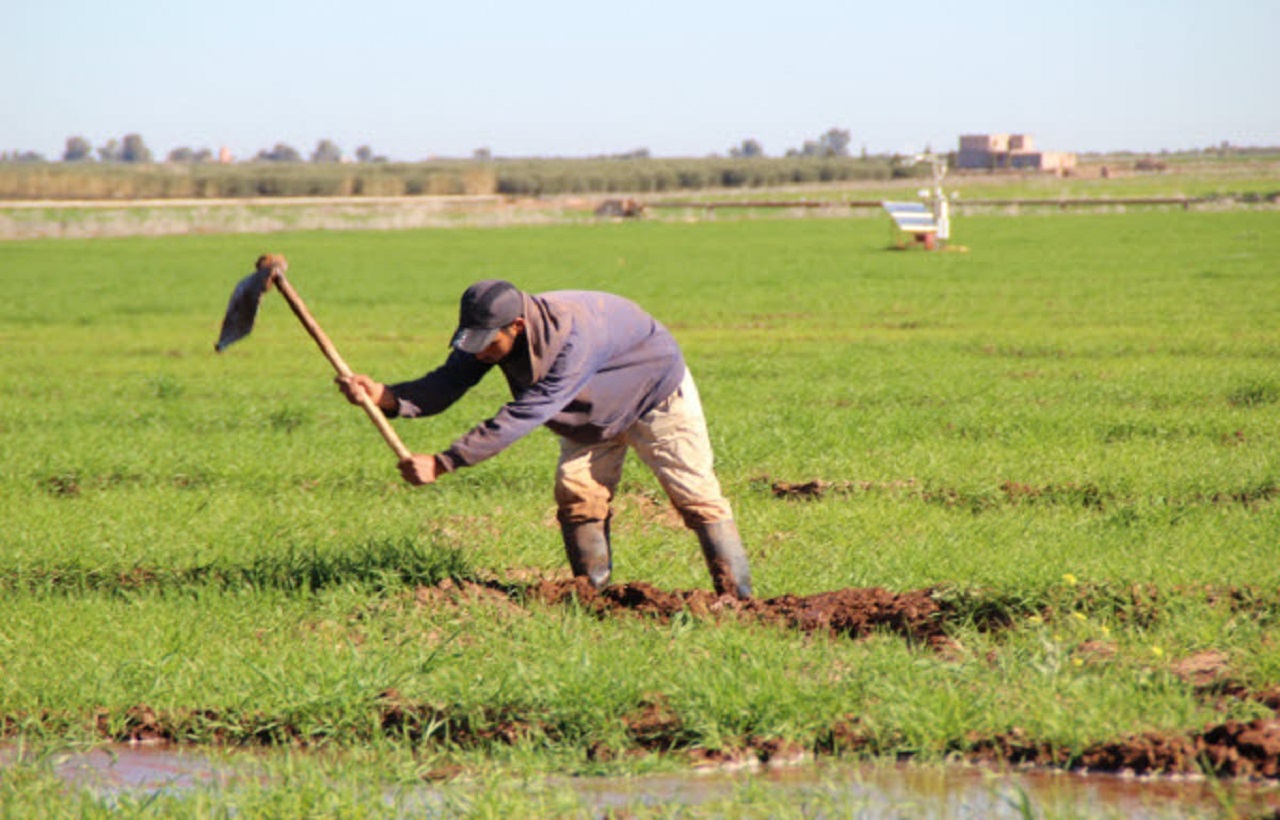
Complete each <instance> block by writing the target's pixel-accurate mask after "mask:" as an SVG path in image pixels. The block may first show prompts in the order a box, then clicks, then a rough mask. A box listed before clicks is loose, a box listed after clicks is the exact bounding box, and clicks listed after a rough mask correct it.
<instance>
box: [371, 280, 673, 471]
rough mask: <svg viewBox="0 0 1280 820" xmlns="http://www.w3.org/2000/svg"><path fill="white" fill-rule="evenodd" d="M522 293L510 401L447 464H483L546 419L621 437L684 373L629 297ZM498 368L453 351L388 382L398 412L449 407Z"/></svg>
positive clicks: (562, 428)
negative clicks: (416, 375)
mask: <svg viewBox="0 0 1280 820" xmlns="http://www.w3.org/2000/svg"><path fill="white" fill-rule="evenodd" d="M523 295H524V319H525V332H524V334H522V336H521V338H520V339H519V340H518V341H517V343H516V346H515V347H514V348H513V349H512V351H511V354H510V355H508V356H507V357H506V358H505V359H503V360H502V361H501V362H499V363H498V364H497V367H499V368H500V369H501V370H502V373H503V375H504V376H506V378H507V385H508V386H509V387H510V388H511V396H512V399H511V401H510V402H508V403H507V404H505V405H503V407H502V409H501V410H499V411H498V414H497V415H496V416H494V417H493V418H491V419H488V420H486V421H482V422H481V423H479V424H477V425H476V426H475V427H473V428H472V429H471V430H470V432H468V433H467V434H466V435H464V436H462V437H461V438H459V439H458V440H457V441H455V442H453V444H452V445H450V446H449V449H447V450H445V451H444V452H443V453H441V454H440V460H441V462H443V466H444V467H445V469H447V470H450V471H452V470H456V469H457V468H459V467H466V466H470V465H473V464H477V463H479V462H481V461H484V460H485V459H486V458H489V457H490V456H493V455H496V454H498V453H499V452H501V451H502V450H503V449H505V448H506V447H508V446H510V445H511V444H512V443H514V442H515V441H516V440H517V439H519V438H520V437H522V436H524V435H525V434H527V433H529V432H531V431H532V430H533V429H534V428H536V427H538V426H540V425H546V426H547V427H548V428H550V429H551V430H552V431H554V432H555V433H557V434H559V435H561V436H564V437H566V438H570V439H572V440H574V441H578V442H583V443H592V442H596V441H603V440H605V439H609V438H613V437H615V436H617V435H618V434H620V433H622V432H623V431H624V430H626V429H627V428H628V427H630V426H631V425H632V424H633V423H634V422H635V421H636V419H638V418H640V417H641V416H643V415H644V414H645V413H647V412H649V411H650V410H652V409H653V408H654V407H655V406H657V405H658V404H659V403H661V402H662V401H663V400H664V399H666V398H667V397H668V396H670V395H671V394H672V393H674V392H675V391H676V388H677V387H679V386H680V381H681V380H682V379H683V378H684V373H685V362H684V356H683V354H682V353H681V352H680V346H679V345H678V344H676V340H675V339H674V338H673V337H672V335H671V334H670V332H668V331H667V329H666V328H665V327H663V326H662V324H661V323H659V322H658V321H657V320H656V319H654V318H653V317H652V316H650V315H649V314H648V313H646V312H645V311H644V310H642V309H641V308H640V306H639V305H637V304H635V303H634V302H632V301H630V300H629V299H624V298H623V297H621V296H615V295H613V294H610V293H599V292H595V291H582V290H565V291H554V292H551V293H542V294H538V295H531V294H527V293H526V294H523ZM493 366H494V365H490V364H485V363H484V362H482V361H480V360H479V359H477V358H476V357H475V356H473V355H471V354H469V353H463V352H461V351H458V350H453V351H451V352H450V353H449V358H448V359H446V360H445V363H444V364H443V365H441V366H440V367H437V368H436V369H435V370H432V371H431V372H430V373H428V374H426V375H425V376H423V377H422V378H420V379H417V380H415V381H409V382H401V383H399V384H393V385H390V389H391V392H392V394H393V395H395V397H396V398H397V399H398V400H399V405H400V406H399V408H398V415H400V416H401V417H404V418H413V417H415V416H432V415H435V414H437V413H440V412H442V411H443V410H445V409H446V408H448V407H449V406H450V405H452V404H453V403H454V402H455V401H457V400H458V399H459V398H461V397H462V395H463V394H464V393H466V392H467V391H468V390H469V389H471V388H472V387H474V386H475V385H476V384H477V383H479V381H480V379H482V378H483V377H484V375H485V374H486V373H488V372H489V369H490V368H491V367H493ZM392 415H396V414H392Z"/></svg>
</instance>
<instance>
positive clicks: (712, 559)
mask: <svg viewBox="0 0 1280 820" xmlns="http://www.w3.org/2000/svg"><path fill="white" fill-rule="evenodd" d="M694 532H696V533H697V534H698V543H699V544H701V545H702V556H703V557H704V558H706V559H707V569H708V570H710V571H711V583H712V584H714V585H715V588H716V594H717V595H725V594H729V595H734V596H736V597H738V598H741V599H743V600H746V599H747V598H750V597H751V567H750V566H749V565H748V564H747V553H746V551H745V550H744V549H743V548H742V537H741V536H740V535H738V525H737V524H735V523H734V522H733V519H729V520H728V521H716V522H714V523H712V524H703V525H701V526H699V527H695V528H694Z"/></svg>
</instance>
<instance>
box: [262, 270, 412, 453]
mask: <svg viewBox="0 0 1280 820" xmlns="http://www.w3.org/2000/svg"><path fill="white" fill-rule="evenodd" d="M263 262H264V263H265V264H268V265H269V266H270V268H271V280H272V281H273V282H274V283H275V285H276V287H278V288H279V289H280V295H281V296H283V297H284V300H285V301H286V302H288V303H289V307H290V308H292V309H293V312H294V315H296V316H297V317H298V319H299V320H300V321H301V322H302V326H303V327H305V328H306V329H307V332H308V333H310V334H311V338H312V339H315V341H316V344H317V345H319V346H320V352H322V353H324V356H325V358H326V359H328V360H329V364H331V365H333V369H334V370H336V371H338V375H339V376H350V375H351V368H350V367H347V363H346V362H345V361H343V360H342V357H341V356H340V355H338V350H337V348H335V347H334V346H333V342H331V341H329V337H328V336H326V335H325V333H324V331H323V330H321V329H320V325H319V324H317V323H316V320H315V318H314V317H313V316H312V315H311V311H309V310H307V306H306V305H305V304H303V302H302V297H301V296H299V295H298V292H297V291H296V290H294V289H293V286H292V285H290V284H289V280H288V279H285V278H284V268H285V264H284V257H282V256H271V257H266V258H265V259H264V260H263ZM359 392H360V406H361V407H363V408H364V412H365V413H366V414H367V415H368V416H369V420H370V421H372V422H373V426H374V427H377V428H378V432H379V433H381V434H382V438H383V440H384V441H386V442H387V445H388V446H389V447H391V449H392V451H393V452H395V454H396V456H398V457H399V459H400V460H401V461H404V460H406V459H408V458H410V457H411V456H412V455H413V454H412V453H410V452H409V448H408V447H405V446H404V442H403V441H401V440H400V436H398V435H396V431H395V428H394V427H392V426H391V422H389V421H387V417H386V416H385V415H383V413H382V408H380V407H378V405H376V404H374V403H373V399H371V398H369V394H368V393H365V392H364V391H363V390H361V391H359Z"/></svg>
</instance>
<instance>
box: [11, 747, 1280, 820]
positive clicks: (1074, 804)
mask: <svg viewBox="0 0 1280 820" xmlns="http://www.w3.org/2000/svg"><path fill="white" fill-rule="evenodd" d="M16 756H17V752H16V750H15V749H12V748H10V749H0V767H3V766H4V765H6V764H9V763H12V761H13V760H14V759H15V758H16ZM268 758H269V756H268V757H267V758H264V756H263V755H262V754H261V753H255V754H246V755H244V757H243V759H236V758H235V757H234V756H228V755H226V754H220V755H218V756H217V757H216V758H215V757H211V756H208V755H206V754H203V753H202V752H201V751H199V750H198V749H185V748H180V747H174V746H169V745H164V744H121V745H114V746H106V747H100V748H96V749H93V750H90V751H83V752H66V753H62V754H58V755H55V756H54V757H53V758H52V763H53V766H54V769H55V771H56V772H57V773H58V776H59V777H61V778H62V779H64V780H65V781H66V782H67V783H68V784H69V785H72V786H76V787H83V788H87V789H89V790H91V791H94V792H97V793H99V794H103V795H118V794H125V793H131V794H139V795H146V794H153V793H157V792H158V793H161V794H169V795H179V796H180V795H181V794H183V793H184V792H187V791H190V790H192V789H200V788H208V787H213V788H231V789H234V788H235V784H236V783H237V782H244V781H246V780H247V779H261V778H263V771H264V768H267V767H264V766H263V763H264V761H265V760H267V759H268ZM267 779H268V782H269V777H268V778H267ZM546 785H547V787H548V788H552V789H556V790H559V789H569V790H572V791H573V792H574V793H576V794H577V795H578V797H579V798H580V799H581V800H582V803H583V806H584V808H585V809H586V810H588V811H589V812H591V813H593V814H600V815H602V814H605V813H607V812H608V811H609V810H611V809H625V808H627V807H631V808H635V807H636V806H647V807H650V808H658V809H661V808H671V809H679V808H681V807H696V806H699V805H701V804H704V803H709V802H721V801H730V800H734V799H735V798H738V799H743V800H746V801H750V800H751V796H752V795H756V799H760V796H762V795H766V796H768V799H770V800H773V801H777V800H779V799H785V800H787V801H788V802H791V803H792V804H793V805H795V806H797V807H803V806H807V805H808V806H812V807H814V808H815V809H817V810H818V813H819V814H821V813H825V812H824V809H825V810H831V809H834V810H836V811H837V812H838V813H840V814H846V813H847V814H854V815H857V816H860V817H901V816H920V817H984V818H985V817H1020V816H1024V814H1023V811H1022V809H1023V808H1026V809H1029V811H1030V813H1031V814H1033V815H1034V816H1044V815H1045V814H1048V815H1050V816H1057V815H1061V814H1068V815H1071V816H1094V817H1127V818H1128V817H1138V818H1141V817H1151V818H1156V817H1160V818H1164V817H1207V816H1221V814H1222V813H1223V812H1224V807H1225V806H1231V807H1233V808H1234V810H1235V811H1236V812H1239V813H1241V814H1242V815H1243V816H1261V815H1266V816H1272V815H1275V814H1278V813H1280V786H1278V785H1277V784H1276V783H1274V782H1269V783H1261V784H1260V783H1256V782H1254V783H1248V782H1241V781H1210V780H1204V779H1192V778H1132V777H1123V776H1117V775H1109V774H1107V775H1104V774H1094V775H1086V774H1078V773H1061V772H1052V771H1022V772H997V771H993V770H989V769H984V768H982V767H977V766H909V765H896V766H895V765H881V766H874V765H861V766H853V765H847V764H839V763H831V762H822V763H816V764H811V765H806V766H796V767H785V768H765V769H757V770H753V771H740V772H725V771H712V772H705V771H691V772H689V773H681V774H666V775H649V776H643V777H629V778H587V777H583V778H554V779H552V780H550V781H548V782H547V784H546ZM457 788H459V789H465V788H466V787H465V786H458V787H457ZM439 794H440V792H439V790H438V789H436V788H433V787H430V786H423V787H422V789H421V793H420V794H413V795H408V797H409V802H410V803H411V804H416V805H419V806H421V807H423V808H427V807H430V806H432V805H435V804H437V798H438V797H439ZM401 797H402V798H403V797H405V795H404V794H403V793H401ZM428 813H430V812H428Z"/></svg>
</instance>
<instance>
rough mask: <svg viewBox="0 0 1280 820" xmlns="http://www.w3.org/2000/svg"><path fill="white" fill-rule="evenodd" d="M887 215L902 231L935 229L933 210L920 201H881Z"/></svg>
mask: <svg viewBox="0 0 1280 820" xmlns="http://www.w3.org/2000/svg"><path fill="white" fill-rule="evenodd" d="M882 204H883V207H884V209H885V210H886V211H888V212H889V216H891V217H893V221H894V222H895V223H896V224H897V226H898V227H899V228H900V229H902V230H904V231H936V230H937V229H938V225H937V223H936V222H934V219H933V212H932V211H930V210H929V209H928V208H926V207H925V206H924V203H921V202H884V203H882Z"/></svg>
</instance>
